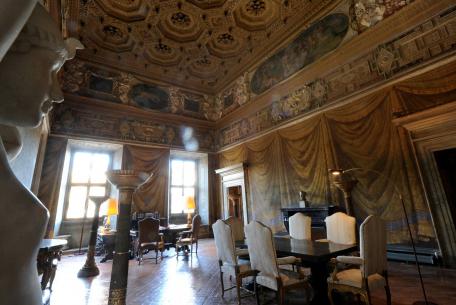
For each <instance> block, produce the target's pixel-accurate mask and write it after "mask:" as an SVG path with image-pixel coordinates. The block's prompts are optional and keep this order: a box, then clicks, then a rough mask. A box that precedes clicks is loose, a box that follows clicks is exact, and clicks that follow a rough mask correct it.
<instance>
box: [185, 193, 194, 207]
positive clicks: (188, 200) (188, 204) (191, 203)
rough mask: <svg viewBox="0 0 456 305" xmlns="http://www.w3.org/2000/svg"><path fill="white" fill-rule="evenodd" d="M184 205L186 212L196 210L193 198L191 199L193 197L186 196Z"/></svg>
mask: <svg viewBox="0 0 456 305" xmlns="http://www.w3.org/2000/svg"><path fill="white" fill-rule="evenodd" d="M185 205H186V207H187V210H194V209H195V208H196V204H195V198H193V196H187V197H186V198H185Z"/></svg>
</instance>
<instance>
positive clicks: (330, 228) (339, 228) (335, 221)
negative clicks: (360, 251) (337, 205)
mask: <svg viewBox="0 0 456 305" xmlns="http://www.w3.org/2000/svg"><path fill="white" fill-rule="evenodd" d="M325 223H326V240H328V241H332V242H334V243H337V244H346V245H348V244H356V219H355V217H352V216H348V215H347V214H345V213H342V212H337V213H334V214H332V215H331V216H328V217H326V218H325Z"/></svg>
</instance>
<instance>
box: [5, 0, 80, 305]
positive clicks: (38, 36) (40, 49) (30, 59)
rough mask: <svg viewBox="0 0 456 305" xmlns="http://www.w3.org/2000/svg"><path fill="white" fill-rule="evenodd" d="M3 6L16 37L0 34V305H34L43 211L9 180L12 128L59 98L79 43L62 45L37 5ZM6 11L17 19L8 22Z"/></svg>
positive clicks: (38, 117)
mask: <svg viewBox="0 0 456 305" xmlns="http://www.w3.org/2000/svg"><path fill="white" fill-rule="evenodd" d="M9 2H11V4H9ZM13 2H14V3H13ZM17 2H24V3H26V2H27V3H28V4H30V3H32V4H33V5H32V8H33V11H32V12H31V15H30V17H29V19H28V20H27V21H26V22H25V25H24V23H22V22H21V20H22V19H23V18H24V16H25V15H27V13H26V12H21V11H20V10H18V9H17V7H20V5H19V4H17ZM6 5H10V6H12V10H11V11H10V10H8V9H7V8H6V9H5V10H2V12H0V20H1V19H2V18H3V17H4V16H3V15H7V16H8V17H6V18H7V19H8V20H9V21H10V25H11V27H10V28H7V29H8V31H11V32H12V33H13V32H15V31H17V32H19V34H18V35H17V38H16V39H15V40H14V42H12V45H11V44H10V42H9V41H10V40H11V39H10V38H11V36H8V35H6V34H4V33H3V34H2V35H1V36H0V43H1V44H2V45H0V50H1V51H2V53H0V55H2V56H3V55H4V56H3V58H1V57H0V58H1V61H0V99H1V101H0V194H1V196H0V241H1V243H2V246H1V250H0V270H1V272H0V287H1V292H0V304H9V305H14V304H18V305H19V304H20V305H25V304H27V305H38V304H41V302H42V300H41V288H40V284H39V279H38V274H37V267H36V257H37V252H38V248H39V244H40V242H41V239H42V238H43V235H44V232H45V228H46V224H47V220H48V211H47V209H46V208H45V207H44V206H43V204H42V203H41V202H40V201H39V199H38V198H37V197H36V196H35V195H33V193H31V192H30V191H29V190H28V189H27V188H26V187H25V186H24V185H22V183H21V182H20V181H19V180H18V179H17V178H16V177H15V175H14V173H13V172H12V170H11V168H10V165H9V160H11V159H13V158H14V157H15V156H16V154H17V153H18V152H19V151H20V148H21V141H20V137H19V133H18V132H17V129H16V127H35V126H38V125H39V124H40V123H41V121H42V118H43V116H44V115H45V114H46V113H47V112H48V111H49V110H50V109H51V108H52V104H53V103H54V102H61V101H62V100H63V94H62V92H61V90H60V87H59V84H58V81H57V72H58V71H59V69H60V68H61V67H62V65H63V63H64V62H65V60H67V59H70V58H72V57H73V56H74V55H75V52H76V48H82V45H81V44H80V42H79V41H77V40H75V39H70V40H65V41H64V40H63V39H62V37H61V36H62V35H61V32H60V30H59V28H58V26H57V25H56V23H55V22H54V21H53V20H52V18H51V16H50V15H49V14H48V13H47V11H46V9H45V8H44V7H43V6H42V5H40V4H36V5H35V3H34V1H25V0H20V1H10V0H8V1H6ZM2 6H3V4H2ZM27 7H28V5H25V6H24V10H27ZM3 8H5V7H3ZM12 12H13V13H14V14H16V18H17V19H18V20H19V21H16V22H14V20H13V19H14V17H15V16H14V15H13V13H12ZM0 23H1V22H0ZM14 24H15V25H16V27H14V26H13V25H14ZM18 27H19V28H18ZM2 30H3V29H2ZM12 35H14V33H13V34H12ZM6 48H8V51H7V52H6V53H4V54H3V51H4V50H5V49H6Z"/></svg>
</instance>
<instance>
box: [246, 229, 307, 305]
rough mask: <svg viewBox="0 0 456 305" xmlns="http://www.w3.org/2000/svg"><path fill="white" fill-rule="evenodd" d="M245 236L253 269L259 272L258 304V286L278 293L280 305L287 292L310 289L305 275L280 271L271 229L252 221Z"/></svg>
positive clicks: (256, 280) (256, 283)
mask: <svg viewBox="0 0 456 305" xmlns="http://www.w3.org/2000/svg"><path fill="white" fill-rule="evenodd" d="M245 235H246V238H247V246H248V249H249V255H250V263H251V268H252V269H254V270H256V271H257V272H258V274H257V275H256V276H255V277H254V278H255V292H256V297H257V304H259V294H258V293H257V291H258V289H257V285H258V284H259V285H261V286H264V287H267V288H269V289H272V290H274V291H276V292H277V299H278V303H279V305H281V304H283V301H284V297H285V293H286V291H288V290H291V289H295V288H296V289H302V288H308V287H309V284H308V282H307V279H306V278H305V276H304V275H302V274H300V273H297V272H291V271H288V270H282V269H279V260H280V259H278V258H277V256H276V251H275V247H274V239H273V235H272V231H271V229H270V228H268V227H267V226H265V225H263V224H262V223H260V222H258V221H252V222H251V223H249V224H248V225H247V226H246V227H245ZM293 258H294V257H285V258H282V260H284V259H285V260H290V261H291V260H292V259H293ZM294 259H296V258H294ZM305 290H308V289H305ZM308 298H309V296H308Z"/></svg>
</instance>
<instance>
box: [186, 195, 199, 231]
mask: <svg viewBox="0 0 456 305" xmlns="http://www.w3.org/2000/svg"><path fill="white" fill-rule="evenodd" d="M185 206H186V207H187V210H186V211H187V225H189V226H190V225H191V224H192V213H194V212H195V208H196V204H195V198H193V196H187V197H185Z"/></svg>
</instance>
